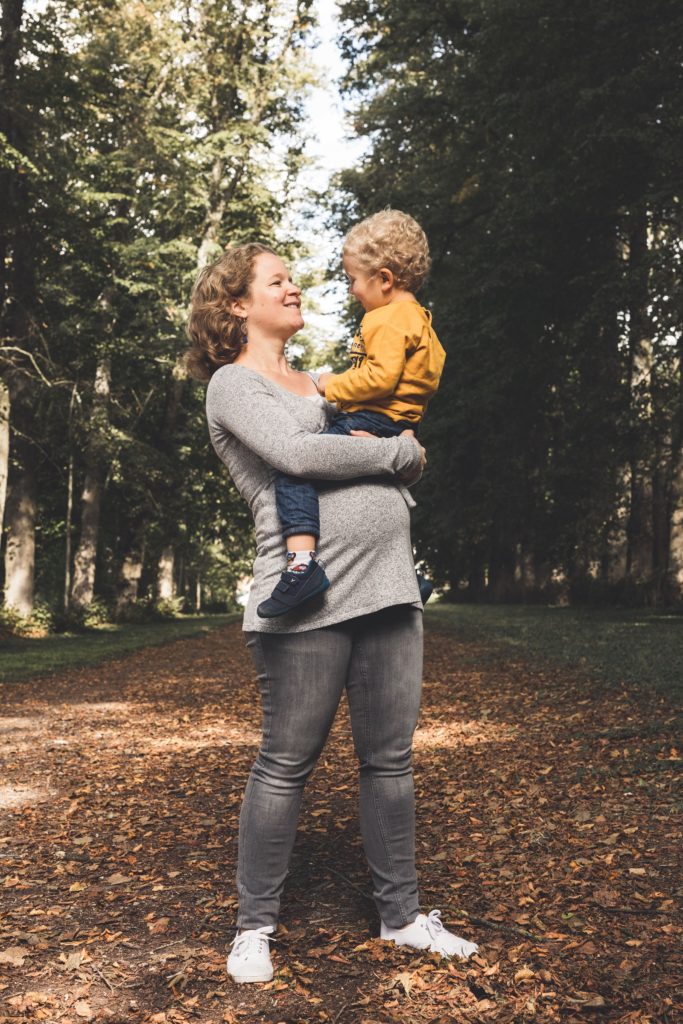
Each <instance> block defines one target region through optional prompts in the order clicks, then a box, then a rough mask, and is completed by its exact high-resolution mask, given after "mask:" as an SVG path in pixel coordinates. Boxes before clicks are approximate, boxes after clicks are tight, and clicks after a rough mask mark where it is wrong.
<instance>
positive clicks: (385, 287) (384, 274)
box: [379, 267, 396, 292]
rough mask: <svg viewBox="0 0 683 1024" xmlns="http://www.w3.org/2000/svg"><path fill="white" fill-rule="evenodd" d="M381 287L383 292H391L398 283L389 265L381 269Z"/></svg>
mask: <svg viewBox="0 0 683 1024" xmlns="http://www.w3.org/2000/svg"><path fill="white" fill-rule="evenodd" d="M379 280H380V288H381V289H382V291H383V292H390V291H391V289H392V288H393V287H394V284H395V283H396V281H395V278H394V274H393V271H391V270H389V268H388V267H382V268H381V269H380V271H379Z"/></svg>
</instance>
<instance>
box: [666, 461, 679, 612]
mask: <svg viewBox="0 0 683 1024" xmlns="http://www.w3.org/2000/svg"><path fill="white" fill-rule="evenodd" d="M671 504H672V513H671V527H670V536H669V572H668V586H667V597H668V599H669V600H670V601H681V600H683V449H682V448H681V447H680V446H679V449H678V465H677V467H676V472H675V474H674V478H673V481H672V488H671Z"/></svg>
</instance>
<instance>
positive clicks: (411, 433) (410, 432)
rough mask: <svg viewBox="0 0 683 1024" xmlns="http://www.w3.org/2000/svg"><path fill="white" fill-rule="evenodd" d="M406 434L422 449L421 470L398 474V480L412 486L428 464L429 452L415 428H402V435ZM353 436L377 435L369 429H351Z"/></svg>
mask: <svg viewBox="0 0 683 1024" xmlns="http://www.w3.org/2000/svg"><path fill="white" fill-rule="evenodd" d="M404 434H405V435H406V436H407V437H412V439H413V441H414V442H415V444H416V445H417V446H418V448H419V449H420V468H419V470H418V471H417V472H416V473H411V474H410V475H409V476H408V475H405V474H401V473H397V474H396V479H397V480H400V481H401V483H402V484H406V485H407V486H410V484H412V483H415V481H416V480H418V479H419V478H420V476H421V474H422V471H423V469H424V468H425V466H426V465H427V452H426V450H425V449H424V448H423V447H422V445H421V444H420V442H419V441H418V439H417V438H416V437H415V431H414V430H402V431H401V434H400V436H401V437H403V436H404ZM351 436H352V437H375V434H371V433H369V431H367V430H352V431H351Z"/></svg>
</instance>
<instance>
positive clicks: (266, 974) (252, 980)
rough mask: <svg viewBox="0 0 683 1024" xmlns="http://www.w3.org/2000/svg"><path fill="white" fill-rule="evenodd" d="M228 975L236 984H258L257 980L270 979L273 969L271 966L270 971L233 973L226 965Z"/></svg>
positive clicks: (271, 978)
mask: <svg viewBox="0 0 683 1024" xmlns="http://www.w3.org/2000/svg"><path fill="white" fill-rule="evenodd" d="M228 975H229V976H230V977H231V978H232V980H233V981H234V982H235V984H236V985H250V984H258V982H265V981H272V980H273V969H272V967H271V969H270V971H261V973H260V974H256V973H254V974H233V973H232V971H231V970H230V968H229V967H228Z"/></svg>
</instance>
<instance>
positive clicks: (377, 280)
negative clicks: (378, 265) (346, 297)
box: [342, 254, 389, 313]
mask: <svg viewBox="0 0 683 1024" xmlns="http://www.w3.org/2000/svg"><path fill="white" fill-rule="evenodd" d="M342 263H343V265H344V271H345V273H346V276H347V277H348V279H349V291H350V293H351V295H353V297H354V299H357V300H358V302H360V304H361V306H362V307H363V309H364V310H365V312H366V313H369V312H370V310H371V309H377V308H378V307H379V306H386V304H387V302H388V301H389V299H388V296H387V295H386V294H385V291H386V290H385V289H383V288H382V276H381V274H380V273H379V272H377V273H374V274H371V273H369V272H368V271H367V270H363V268H362V267H360V266H359V264H358V263H356V261H355V260H354V259H353V257H352V256H347V255H346V254H344V258H343V260H342Z"/></svg>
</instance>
